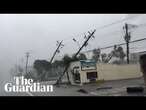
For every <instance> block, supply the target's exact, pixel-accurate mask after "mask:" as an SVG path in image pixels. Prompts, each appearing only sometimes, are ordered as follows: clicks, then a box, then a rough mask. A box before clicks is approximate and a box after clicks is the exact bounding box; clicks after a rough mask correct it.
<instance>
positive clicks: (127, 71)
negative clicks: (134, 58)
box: [97, 64, 142, 80]
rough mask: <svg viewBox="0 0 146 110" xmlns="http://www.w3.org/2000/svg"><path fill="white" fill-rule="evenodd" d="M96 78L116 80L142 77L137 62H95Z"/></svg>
mask: <svg viewBox="0 0 146 110" xmlns="http://www.w3.org/2000/svg"><path fill="white" fill-rule="evenodd" d="M97 72H98V80H118V79H128V78H138V77H142V73H141V72H140V66H139V64H129V65H127V64H124V65H116V64H97Z"/></svg>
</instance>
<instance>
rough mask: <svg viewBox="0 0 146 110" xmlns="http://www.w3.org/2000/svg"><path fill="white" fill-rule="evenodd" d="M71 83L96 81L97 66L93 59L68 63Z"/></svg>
mask: <svg viewBox="0 0 146 110" xmlns="http://www.w3.org/2000/svg"><path fill="white" fill-rule="evenodd" d="M68 73H69V78H70V81H71V84H77V85H82V84H83V83H89V82H96V81H97V78H98V75H97V66H96V62H95V61H94V60H80V61H75V62H72V63H71V64H70V67H69V68H68Z"/></svg>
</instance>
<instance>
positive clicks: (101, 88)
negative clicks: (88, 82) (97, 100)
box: [96, 87, 112, 90]
mask: <svg viewBox="0 0 146 110" xmlns="http://www.w3.org/2000/svg"><path fill="white" fill-rule="evenodd" d="M103 89H112V87H99V88H97V89H96V90H103Z"/></svg>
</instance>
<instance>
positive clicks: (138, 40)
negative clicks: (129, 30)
mask: <svg viewBox="0 0 146 110" xmlns="http://www.w3.org/2000/svg"><path fill="white" fill-rule="evenodd" d="M143 40H146V38H142V39H137V40H133V41H130V42H129V43H135V42H139V41H143ZM125 44H126V43H120V44H115V45H117V46H121V45H125ZM115 45H111V46H107V47H103V48H100V49H101V50H105V49H108V48H113V47H114V46H115ZM92 51H93V49H92V50H88V51H84V52H83V53H86V52H92Z"/></svg>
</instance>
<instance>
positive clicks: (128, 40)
mask: <svg viewBox="0 0 146 110" xmlns="http://www.w3.org/2000/svg"><path fill="white" fill-rule="evenodd" d="M124 29H125V36H124V39H125V41H126V51H127V64H129V42H130V38H131V36H130V32H128V24H127V23H125V26H124Z"/></svg>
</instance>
